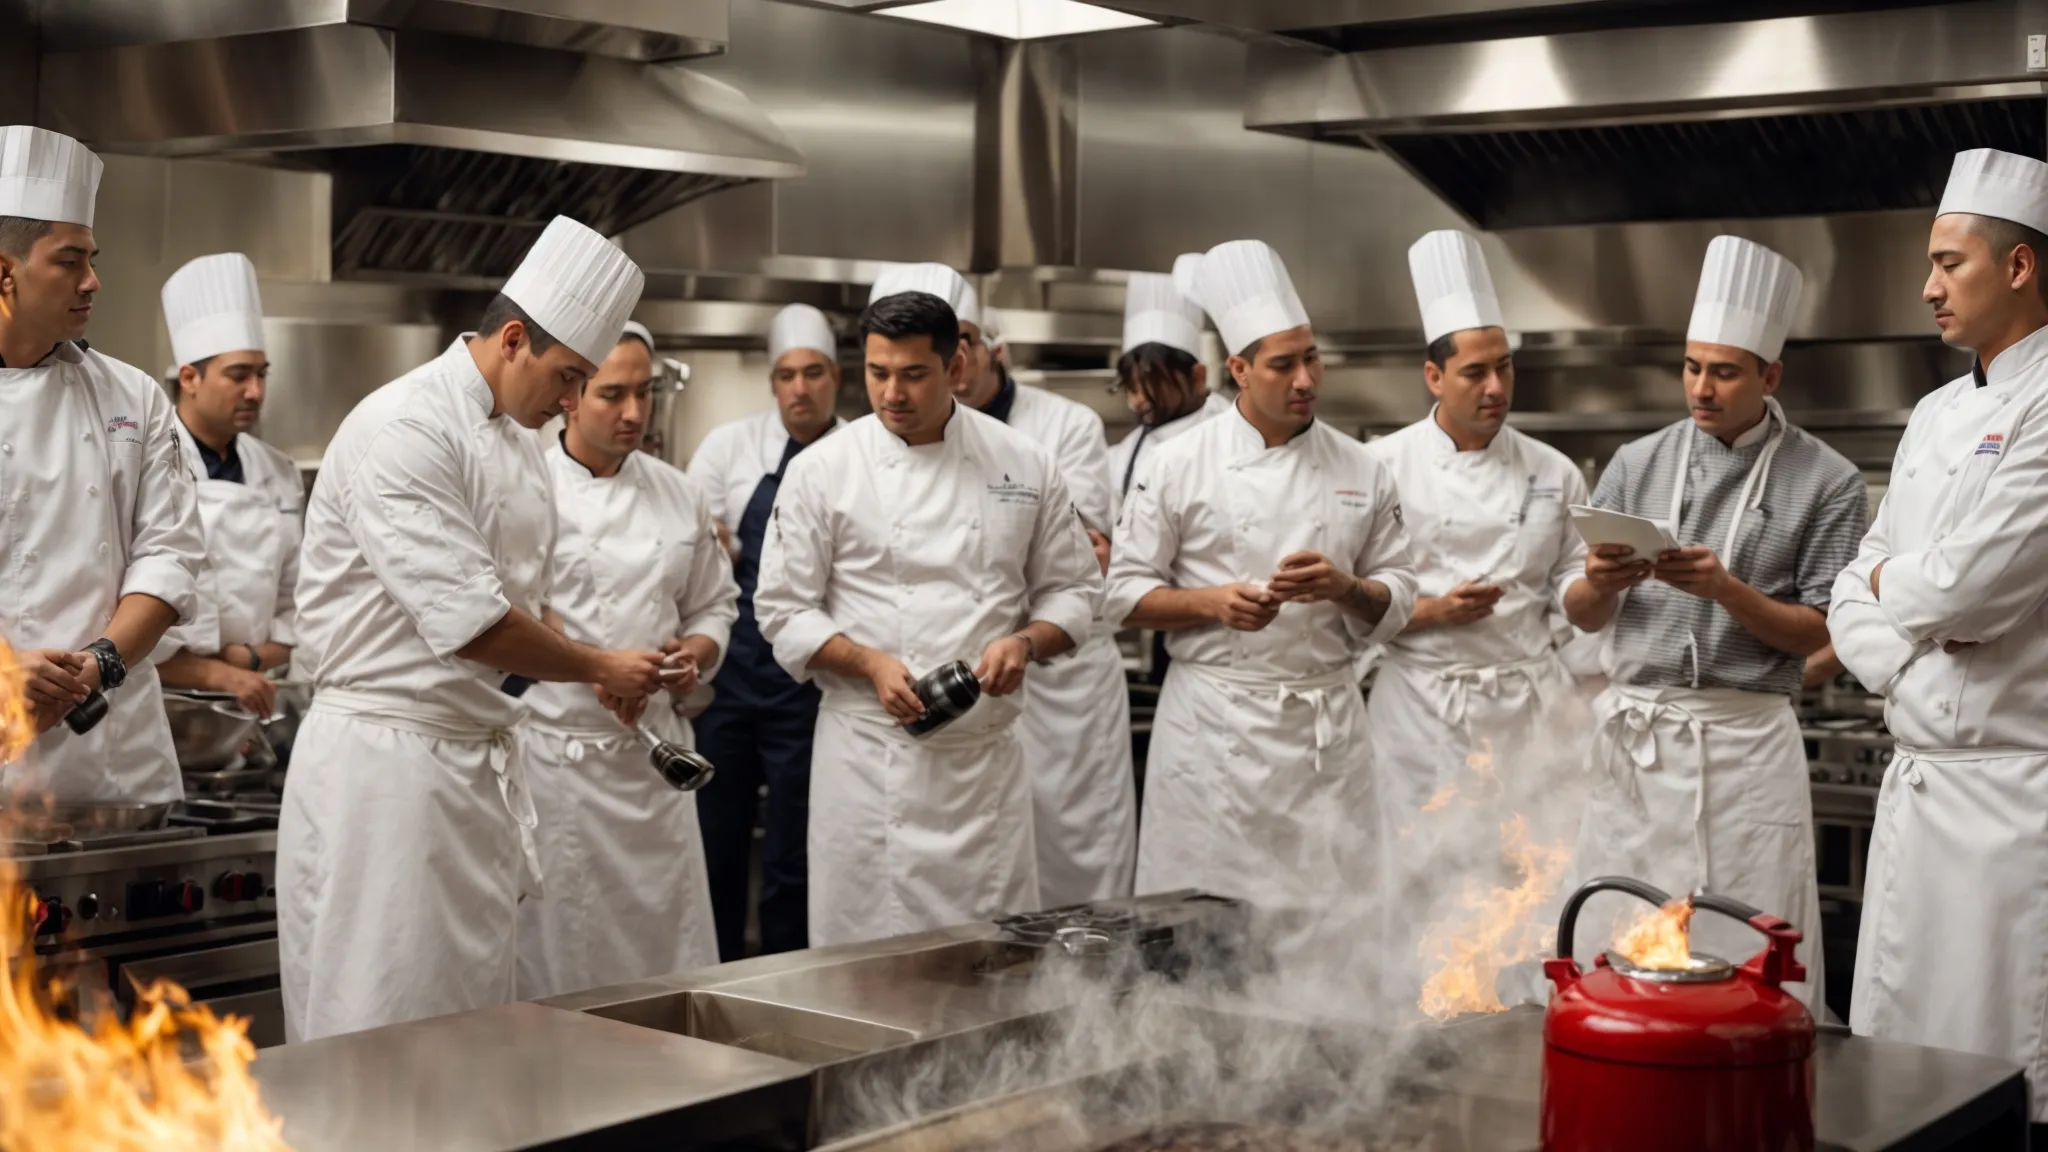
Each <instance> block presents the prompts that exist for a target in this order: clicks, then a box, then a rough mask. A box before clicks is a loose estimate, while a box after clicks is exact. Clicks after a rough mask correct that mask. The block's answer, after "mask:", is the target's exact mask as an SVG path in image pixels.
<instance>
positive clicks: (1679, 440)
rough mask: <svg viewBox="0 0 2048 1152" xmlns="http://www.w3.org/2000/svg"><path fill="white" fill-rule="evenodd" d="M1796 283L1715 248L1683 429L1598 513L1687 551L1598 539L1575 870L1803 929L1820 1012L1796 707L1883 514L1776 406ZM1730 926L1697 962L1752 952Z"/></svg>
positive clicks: (1723, 239) (1752, 247) (1605, 479)
mask: <svg viewBox="0 0 2048 1152" xmlns="http://www.w3.org/2000/svg"><path fill="white" fill-rule="evenodd" d="M1800 282H1801V277H1800V274H1799V269H1798V268H1796V267H1794V266H1793V264H1792V262H1791V261H1790V260H1787V259H1785V258H1784V257H1783V256H1780V255H1779V254H1777V253H1776V252H1773V251H1771V250H1770V249H1768V248H1765V247H1763V246H1762V245H1760V244H1755V243H1752V242H1750V241H1748V240H1742V239H1738V238H1737V237H1734V236H1717V237H1715V238H1714V240H1713V242H1712V243H1711V244H1709V245H1708V246H1707V259H1706V266H1705V268H1704V269H1703V270H1702V272H1701V274H1700V286H1699V294H1698V296H1697V297H1696V299H1695V302H1694V305H1693V313H1692V323H1691V325H1690V327H1689V328H1688V329H1687V331H1686V343H1685V369H1684V382H1685V396H1686V401H1687V403H1688V404H1689V405H1690V408H1691V414H1690V416H1689V417H1688V418H1687V419H1684V420H1681V421H1679V422H1678V423H1676V424H1673V425H1671V426H1669V427H1667V428H1665V429H1663V430H1661V431H1659V432H1654V433H1652V434H1650V435H1649V436H1646V437H1644V438H1642V439H1640V440H1637V441H1634V442H1632V443H1629V444H1626V445H1623V446H1622V448H1621V450H1620V451H1619V452H1617V453H1615V456H1614V459H1613V461H1612V462H1611V463H1609V464H1608V466H1607V470H1606V471H1605V472H1604V473H1603V474H1602V475H1601V477H1600V484H1599V486H1598V488H1597V489H1595V491H1594V493H1593V503H1594V505H1596V506H1597V507H1600V508H1608V509H1613V510H1614V511H1617V512H1624V513H1628V514H1631V515H1636V516H1642V517H1647V518H1650V519H1654V520H1660V521H1663V522H1665V523H1666V525H1667V526H1669V527H1670V530H1671V532H1672V534H1673V535H1674V536H1675V537H1676V538H1677V540H1678V542H1679V544H1680V545H1682V547H1680V548H1678V549H1676V550H1672V551H1667V552H1664V553H1661V554H1660V555H1658V556H1656V557H1638V556H1634V555H1631V554H1628V553H1627V549H1626V548H1625V547H1624V546H1621V545H1615V544H1602V545H1600V546H1599V547H1596V548H1594V549H1592V550H1591V551H1590V552H1589V553H1588V555H1587V558H1586V581H1587V584H1588V585H1589V586H1590V587H1591V588H1592V589H1593V590H1594V592H1595V593H1597V595H1595V596H1594V597H1592V602H1591V603H1590V604H1587V603H1585V602H1583V601H1582V602H1581V603H1580V604H1578V605H1576V611H1575V612H1574V616H1573V621H1574V623H1576V624H1577V625H1578V626H1579V627H1581V628H1585V629H1588V630H1591V629H1593V628H1594V627H1595V626H1596V625H1598V624H1600V623H1601V620H1602V618H1603V617H1607V616H1610V615H1611V616H1612V620H1611V622H1610V623H1609V625H1608V626H1609V628H1610V629H1611V631H1610V632H1609V633H1608V637H1607V643H1608V645H1609V647H1610V649H1611V650H1610V652H1609V654H1608V658H1607V661H1606V662H1607V666H1608V668H1609V669H1611V672H1610V677H1611V678H1610V682H1609V684H1608V687H1607V688H1606V690H1605V691H1603V692H1602V693H1601V694H1600V695H1599V697H1598V698H1596V700H1595V701H1594V705H1593V709H1594V718H1595V722H1596V724H1597V725H1598V726H1597V728H1596V730H1595V732H1594V735H1593V742H1592V752H1591V776H1592V796H1591V798H1590V800H1589V802H1588V805H1587V810H1586V818H1585V821H1584V823H1583V825H1582V826H1581V830H1580V836H1579V847H1578V859H1577V861H1576V864H1575V870H1576V872H1577V873H1578V875H1579V876H1580V877H1582V878H1584V877H1593V876H1604V875H1622V876H1638V877H1641V878H1643V879H1645V880H1647V881H1649V882H1650V883H1652V884H1655V885H1658V886H1659V887H1662V888H1664V889H1666V890H1667V891H1673V892H1690V891H1695V890H1699V889H1705V890H1708V891H1712V892H1718V893H1721V894H1723V895H1726V896H1732V897H1734V898H1735V899H1737V900H1741V901H1744V902H1746V903H1749V904H1752V905H1755V906H1756V907H1758V908H1761V909H1763V910H1765V911H1766V912H1770V913H1773V914H1775V915H1779V916H1783V917H1784V918H1786V919H1787V920H1790V921H1791V922H1792V923H1793V925H1794V926H1795V927H1797V928H1799V929H1800V930H1801V931H1802V932H1804V933H1805V934H1806V941H1805V943H1804V944H1802V945H1800V949H1799V955H1800V959H1801V960H1802V961H1803V962H1804V963H1805V965H1806V968H1807V972H1808V979H1807V981H1806V983H1805V984H1804V985H1803V986H1798V985H1795V986H1793V987H1794V991H1795V994H1799V995H1802V996H1803V997H1804V998H1805V999H1806V1001H1807V1003H1808V1005H1809V1006H1810V1007H1812V1008H1813V1009H1814V1010H1815V1011H1816V1013H1817V1012H1819V1011H1820V1007H1821V992H1822V989H1823V988H1824V984H1823V971H1822V959H1823V958H1822V956H1821V948H1820V923H1821V922H1820V896H1819V892H1818V891H1817V888H1816V876H1815V872H1814V855H1813V804H1812V800H1811V797H1810V795H1809V792H1808V786H1807V783H1808V782H1807V771H1806V748H1805V745H1804V743H1803V742H1802V741H1801V739H1800V735H1799V722H1798V720H1797V718H1796V717H1795V716H1794V715H1793V713H1792V698H1793V696H1795V695H1796V694H1797V693H1798V691H1799V684H1800V679H1801V677H1802V675H1803V672H1804V668H1805V661H1806V657H1807V656H1808V655H1810V654H1812V653H1814V652H1816V651H1818V650H1819V649H1820V648H1822V647H1823V646H1824V645H1826V644H1827V642H1828V635H1827V607H1828V603H1829V600H1830V597H1831V595H1832V592H1831V589H1832V587H1833V585H1834V582H1835V575H1836V574H1837V573H1838V572H1840V571H1841V569H1842V566H1843V565H1845V564H1847V563H1848V562H1849V560H1850V558H1851V557H1853V556H1854V555H1855V548H1856V542H1857V541H1859V540H1861V539H1862V536H1863V529H1864V526H1865V524H1866V522H1867V520H1868V518H1869V506H1868V497H1867V496H1866V494H1865V486H1864V482H1863V477H1862V475H1861V474H1860V473H1859V472H1857V470H1856V467H1855V466H1854V465H1853V464H1850V463H1849V461H1847V460H1845V459H1843V458H1842V456H1841V455H1840V454H1839V453H1837V452H1835V451H1834V450H1833V449H1832V448H1829V447H1828V446H1827V445H1826V444H1823V443H1822V442H1821V441H1820V440H1819V439H1817V438H1815V437H1814V436H1812V435H1809V434H1808V433H1806V432H1805V431H1802V430H1801V429H1799V428H1797V427H1795V426H1793V425H1792V423H1791V422H1790V421H1788V420H1786V418H1785V413H1784V410H1783V409H1782V408H1780V407H1779V406H1778V401H1777V398H1776V397H1775V395H1773V394H1774V393H1775V392H1776V391H1777V390H1778V383H1779V377H1780V374H1781V373H1782V372H1783V370H1784V369H1783V365H1782V364H1781V363H1780V362H1779V360H1778V353H1779V351H1780V350H1781V349H1782V348H1783V347H1784V344H1785V332H1786V330H1787V329H1788V328H1790V327H1791V324H1792V317H1793V315H1794V313H1795V312H1796V310H1797V309H1798V306H1799V290H1800ZM1565 887H1566V889H1567V890H1569V889H1570V888H1571V887H1572V886H1571V885H1566V886H1565ZM1610 907H1619V905H1610ZM1603 915H1604V913H1603ZM1716 919H1724V918H1714V917H1703V918H1701V919H1699V920H1696V921H1694V922H1693V941H1694V944H1695V946H1696V947H1698V948H1699V949H1700V950H1701V951H1705V952H1709V953H1712V954H1714V955H1717V956H1726V957H1729V958H1739V957H1744V956H1747V955H1749V954H1750V953H1751V952H1753V951H1755V950H1756V939H1755V933H1754V932H1753V931H1752V930H1751V929H1749V928H1747V927H1745V926H1743V925H1741V924H1736V923H1734V922H1732V921H1730V922H1729V923H1727V924H1725V925H1724V924H1720V923H1715V922H1713V921H1714V920H1716Z"/></svg>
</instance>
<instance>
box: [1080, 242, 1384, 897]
mask: <svg viewBox="0 0 2048 1152" xmlns="http://www.w3.org/2000/svg"><path fill="white" fill-rule="evenodd" d="M1195 281H1196V289H1197V292H1196V294H1197V296H1198V297H1199V298H1200V300H1201V302H1202V305H1203V307H1204V308H1205V309H1207V311H1208V313H1209V315H1210V316H1211V317H1212V318H1214V319H1215V321H1216V326H1217V329H1218V331H1219V332H1221V334H1222V336H1223V343H1224V347H1225V348H1227V349H1229V351H1230V371H1231V374H1232V375H1233V376H1234V377H1235V378H1236V380H1237V383H1238V387H1239V392H1238V397H1237V403H1236V405H1235V407H1234V408H1233V409H1232V410H1231V411H1230V412H1227V413H1224V414H1223V415H1220V416H1216V417H1214V418H1212V419H1209V420H1206V421H1204V422H1203V423H1201V424H1200V425H1198V426H1197V427H1196V428H1194V429H1193V430H1192V431H1190V432H1188V433H1186V434H1184V435H1182V436H1180V437H1179V438H1178V439H1175V440H1174V441H1173V442H1171V443H1169V444H1167V445H1165V446H1164V447H1162V448H1160V449H1159V450H1158V452H1157V453H1156V454H1155V455H1154V456H1153V459H1152V462H1151V466H1150V468H1149V469H1148V471H1147V472H1146V475H1145V477H1144V479H1142V480H1141V481H1140V482H1139V483H1137V484H1135V485H1134V486H1133V487H1132V489H1131V494H1130V498H1129V501H1128V502H1127V503H1126V504H1125V505H1124V512H1123V519H1122V531H1121V532H1120V533H1119V535H1118V536H1117V539H1116V551H1115V557H1114V559H1113V560H1112V561H1111V563H1110V573H1109V587H1108V593H1107V599H1108V604H1109V607H1108V609H1107V612H1106V614H1107V615H1108V616H1109V618H1110V619H1112V620H1115V621H1118V622H1119V623H1121V624H1124V625H1126V626H1129V627H1142V628H1153V629H1158V630H1160V631H1166V632H1169V633H1171V635H1170V636H1169V638H1168V640H1167V650H1168V651H1169V652H1170V653H1171V654H1172V656H1173V664H1172V667H1171V668H1170V669H1169V670H1168V672H1167V674H1166V684H1165V686H1164V688H1163V689H1162V691H1161V693H1160V699H1159V711H1158V714H1157V717H1156V719H1155V720H1154V721H1153V727H1152V744H1151V750H1150V752H1149V753H1148V763H1147V766H1146V788H1145V807H1144V818H1143V821H1142V823H1141V825H1140V832H1139V839H1138V883H1137V890H1138V891H1139V892H1140V893H1148V892H1160V891H1165V890H1169V889H1175V888H1201V889H1204V890H1206V891H1210V892H1216V893H1219V894H1224V895H1232V896H1239V897H1244V898H1247V899H1250V900H1252V901H1254V902H1255V903H1258V904H1260V905H1262V906H1265V907H1268V908H1272V909H1301V910H1317V909H1321V908H1324V907H1326V906H1328V905H1330V904H1333V903H1335V902H1338V901H1340V900H1355V899H1358V898H1359V897H1360V894H1364V893H1370V892H1372V891H1374V890H1375V885H1374V874H1375V873H1376V871H1377V866H1376V863H1375V861H1374V859H1373V858H1374V856H1375V855H1376V853H1377V852H1378V847H1377V844H1376V838H1375V837H1373V836H1372V835H1371V833H1370V832H1363V833H1362V832H1361V830H1364V829H1371V828H1373V827H1374V826H1375V825H1376V824H1377V821H1378V812H1377V809H1376V808H1375V806H1374V801H1373V778H1372V768H1371V756H1370V751H1369V748H1368V743H1367V725H1366V718H1365V702H1364V700H1363V699H1362V698H1361V696H1360V693H1359V690H1358V683H1357V680H1356V678H1355V676H1354V675H1353V672H1352V664H1353V661H1354V659H1355V658H1356V657H1357V655H1358V654H1359V652H1360V650H1361V648H1362V647H1363V646H1364V645H1366V644H1371V643H1378V642H1381V641H1383V640H1385V639H1387V638H1389V637H1392V636H1394V635H1396V634H1398V633H1399V632H1400V630H1401V629H1402V627H1403V626H1404V625H1406V624H1407V622H1408V617H1409V613H1410V611H1411V610H1412V608H1413V606H1414V599H1415V575H1414V572H1413V570H1412V568H1411V567H1410V562H1409V558H1408V542H1407V538H1406V533H1405V532H1404V531H1403V530H1402V527H1401V513H1400V505H1399V502H1398V498H1397V497H1396V495H1395V491H1394V484H1393V479H1392V478H1391V477H1390V476H1389V475H1388V474H1387V469H1386V467H1385V465H1383V464H1381V463H1380V462H1379V461H1378V460H1376V459H1374V458H1373V457H1372V456H1371V455H1369V454H1368V453H1367V452H1366V451H1365V446H1364V445H1362V444H1360V443H1358V442H1357V441H1356V440H1354V439H1352V438H1351V437H1349V436H1346V435H1344V434H1343V433H1341V432H1339V431H1337V430H1336V429H1334V428H1332V427H1330V426H1329V425H1328V424H1326V423H1324V422H1322V421H1319V420H1317V419H1316V418H1315V403H1316V395H1317V392H1318V391H1319V390H1320V389H1321V387H1322V376H1323V365H1322V360H1321V358H1320V356H1319V354H1318V352H1317V349H1316V342H1315V334H1314V332H1313V331H1312V330H1311V329H1310V327H1309V322H1308V313H1307V311H1306V310H1305V309H1304V308H1303V307H1302V304H1301V299H1300V297H1298V296H1297V295H1296V294H1295V291H1294V285H1293V282H1292V281H1291V280H1290V279H1289V277H1288V275H1287V268H1286V266H1285V265H1284V264H1283V263H1282V262H1281V260H1280V256H1279V254H1278V253H1276V252H1274V251H1273V250H1272V249H1271V248H1269V247H1268V246H1266V245H1265V244H1264V243H1261V242H1259V241H1256V240H1240V241H1234V242H1231V243H1228V244H1224V245H1222V246H1220V247H1218V248H1216V249H1214V250H1212V251H1210V252H1209V253H1208V255H1207V256H1206V257H1204V258H1203V260H1202V264H1201V267H1200V270H1199V272H1198V273H1197V274H1196V276H1195Z"/></svg>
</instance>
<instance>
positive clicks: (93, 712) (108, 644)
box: [64, 637, 128, 736]
mask: <svg viewBox="0 0 2048 1152" xmlns="http://www.w3.org/2000/svg"><path fill="white" fill-rule="evenodd" d="M85 651H87V652H89V653H91V654H92V658H93V660H94V661H95V662H96V663H97V664H98V665H99V673H100V686H99V687H98V688H95V689H93V690H92V692H91V694H89V695H88V696H86V698H85V699H83V700H80V701H79V702H78V703H77V705H75V706H74V707H73V708H72V709H71V711H69V712H67V713H65V714H64V726H65V727H67V728H69V729H71V731H72V732H74V733H76V734H78V735H80V736H83V735H85V734H86V733H87V732H90V731H92V730H93V729H94V728H96V727H98V726H99V722H100V721H102V720H104V719H106V718H107V695H106V694H107V693H108V692H111V691H113V690H114V689H116V688H119V687H120V686H121V684H122V683H123V682H124V681H126V680H127V679H128V665H127V664H126V663H124V662H123V661H122V659H121V652H120V650H119V649H117V648H115V647H114V642H113V641H112V640H108V639H106V638H105V637H101V638H100V639H98V640H95V641H93V642H92V643H90V644H88V645H86V646H85Z"/></svg>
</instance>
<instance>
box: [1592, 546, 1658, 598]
mask: <svg viewBox="0 0 2048 1152" xmlns="http://www.w3.org/2000/svg"><path fill="white" fill-rule="evenodd" d="M1653 570H1654V569H1653V567H1652V565H1651V564H1650V562H1649V561H1648V560H1639V559H1637V558H1636V554H1635V551H1634V549H1631V548H1630V547H1629V546H1628V545H1626V544H1601V545H1599V546H1597V547H1594V548H1589V549H1587V550H1586V583H1588V584H1591V585H1592V586H1593V590H1594V591H1595V592H1598V593H1600V594H1601V595H1602V596H1613V595H1615V594H1616V593H1619V592H1625V591H1627V590H1628V589H1630V588H1633V587H1635V586H1636V585H1638V584H1641V583H1642V582H1643V581H1645V580H1648V579H1649V578H1650V573H1651V572H1652V571H1653Z"/></svg>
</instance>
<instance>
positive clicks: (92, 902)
mask: <svg viewBox="0 0 2048 1152" xmlns="http://www.w3.org/2000/svg"><path fill="white" fill-rule="evenodd" d="M78 918H79V919H80V920H97V919H99V918H100V898H99V897H98V896H95V895H92V894H91V893H87V894H86V895H84V896H80V897H79V898H78Z"/></svg>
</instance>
